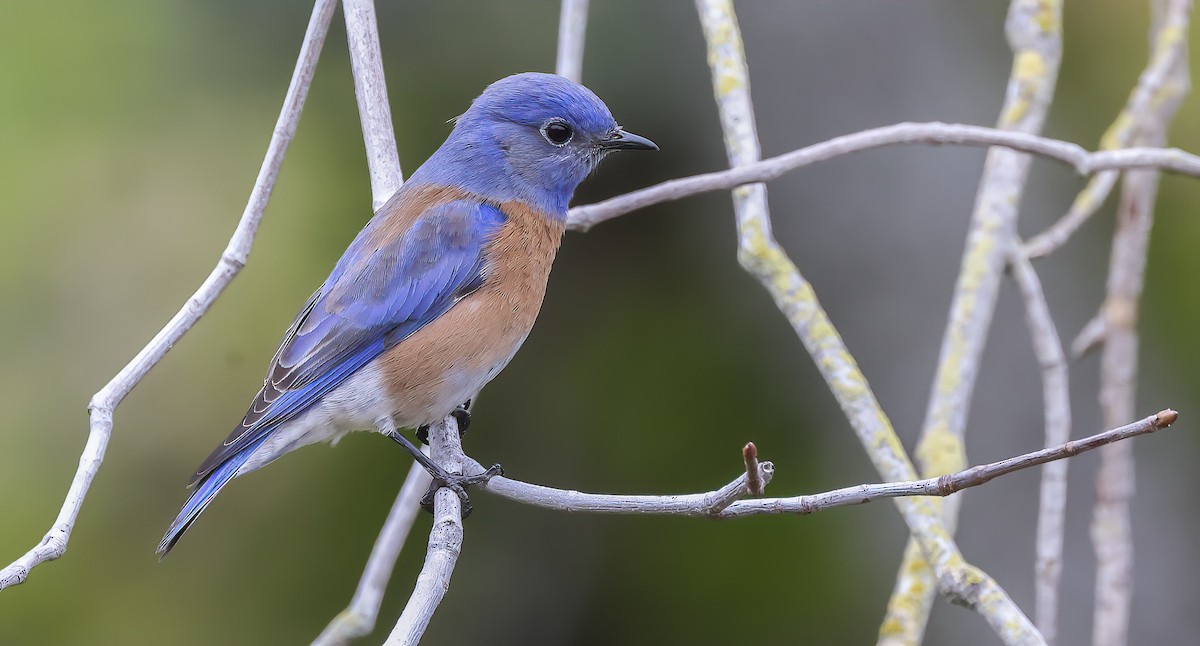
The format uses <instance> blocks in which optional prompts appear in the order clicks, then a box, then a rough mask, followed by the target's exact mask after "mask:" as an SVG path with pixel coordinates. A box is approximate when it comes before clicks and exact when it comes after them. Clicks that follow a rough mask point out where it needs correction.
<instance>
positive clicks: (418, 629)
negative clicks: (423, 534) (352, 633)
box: [384, 416, 463, 646]
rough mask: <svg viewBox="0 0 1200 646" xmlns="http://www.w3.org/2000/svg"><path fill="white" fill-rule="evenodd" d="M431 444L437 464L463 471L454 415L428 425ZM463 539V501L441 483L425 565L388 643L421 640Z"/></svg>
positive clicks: (408, 645) (405, 645)
mask: <svg viewBox="0 0 1200 646" xmlns="http://www.w3.org/2000/svg"><path fill="white" fill-rule="evenodd" d="M429 447H430V454H431V457H432V458H433V461H434V462H435V463H436V464H438V465H439V466H441V467H442V468H443V469H445V470H446V471H447V472H449V473H451V474H460V473H463V454H462V444H461V441H460V439H459V435H458V423H457V422H456V421H455V419H454V417H453V416H447V417H446V419H444V420H442V421H441V422H437V423H435V424H431V425H430V426H429ZM462 541H463V525H462V501H461V500H459V498H458V495H457V494H455V493H454V492H453V491H451V490H450V489H447V488H445V487H442V488H441V489H438V490H437V493H435V494H434V498H433V529H431V530H430V531H429V548H428V550H427V551H426V553H425V565H424V566H423V567H422V568H421V573H420V574H418V575H417V583H416V585H415V586H414V587H413V592H412V595H411V596H409V598H408V603H407V604H405V606H404V612H402V613H400V619H399V620H397V621H396V626H395V628H393V629H392V632H391V634H389V635H388V638H387V641H385V642H384V644H385V646H415V645H416V644H417V643H419V642H420V641H421V636H422V635H424V634H425V629H426V628H428V627H429V621H430V619H432V618H433V613H434V611H436V610H437V607H438V604H440V603H441V602H442V597H444V596H446V590H447V589H448V588H449V587H450V575H452V574H454V565H455V564H456V563H457V562H458V555H459V553H460V552H462Z"/></svg>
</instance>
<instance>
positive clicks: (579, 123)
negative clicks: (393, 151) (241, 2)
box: [414, 72, 658, 217]
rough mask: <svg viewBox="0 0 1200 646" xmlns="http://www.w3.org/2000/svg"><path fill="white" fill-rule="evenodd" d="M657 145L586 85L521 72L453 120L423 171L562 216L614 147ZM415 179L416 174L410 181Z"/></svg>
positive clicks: (492, 88)
mask: <svg viewBox="0 0 1200 646" xmlns="http://www.w3.org/2000/svg"><path fill="white" fill-rule="evenodd" d="M622 149H628V150H658V146H656V145H655V144H654V142H652V141H650V140H649V139H646V138H644V137H639V136H638V135H635V134H632V133H629V132H625V131H624V130H622V129H621V126H619V125H617V122H616V121H615V120H614V119H613V117H612V114H611V113H610V112H609V111H608V106H606V105H604V102H603V101H601V100H600V98H599V97H597V96H596V95H595V94H594V93H592V91H591V90H589V89H587V88H585V87H583V86H582V85H579V84H577V83H573V82H571V81H569V80H567V79H565V78H563V77H561V76H557V75H554V74H539V73H535V72H526V73H524V74H515V75H513V76H509V77H507V78H503V79H500V80H499V81H496V82H495V83H492V84H491V85H489V86H488V87H487V89H486V90H484V91H483V94H481V95H479V97H478V98H476V99H475V101H474V102H473V103H472V104H471V108H470V109H469V110H467V111H466V113H464V114H463V115H462V116H460V117H458V119H456V120H455V125H454V131H453V132H452V133H451V134H450V137H449V138H447V139H446V142H445V143H444V144H442V147H441V148H439V149H438V151H437V152H436V153H434V155H433V157H430V159H429V161H428V162H426V164H425V167H423V168H422V169H421V171H418V172H420V173H421V174H422V175H426V177H425V178H424V179H425V180H426V181H437V182H441V183H446V182H447V180H452V181H453V183H455V184H456V185H458V186H460V187H462V188H465V189H467V190H469V191H471V192H474V193H479V194H480V195H485V196H488V197H493V198H496V199H520V200H522V201H525V202H527V203H529V204H530V205H531V206H534V207H537V208H539V209H540V210H542V211H545V212H547V213H551V214H553V215H555V216H557V217H565V215H566V211H567V203H568V202H570V200H571V195H572V194H574V192H575V188H576V187H577V186H579V183H580V182H582V181H583V180H584V178H586V177H587V176H588V173H590V172H591V171H592V170H593V169H594V168H595V167H596V165H597V164H599V163H600V160H601V159H603V158H604V157H605V156H606V155H607V154H608V153H610V152H612V151H614V150H622ZM414 179H416V178H414Z"/></svg>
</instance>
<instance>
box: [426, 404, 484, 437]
mask: <svg viewBox="0 0 1200 646" xmlns="http://www.w3.org/2000/svg"><path fill="white" fill-rule="evenodd" d="M470 409H471V400H469V399H468V400H467V401H465V402H463V403H462V404H459V406H458V408H455V409H454V410H452V411H450V415H451V416H452V417H454V421H456V422H458V437H459V438H460V439H461V438H462V437H463V436H464V435H466V434H467V427H469V426H470V425H471V410H470ZM417 439H418V440H421V444H424V445H425V446H429V425H428V424H425V425H424V426H419V427H417Z"/></svg>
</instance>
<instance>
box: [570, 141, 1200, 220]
mask: <svg viewBox="0 0 1200 646" xmlns="http://www.w3.org/2000/svg"><path fill="white" fill-rule="evenodd" d="M899 144H934V145H941V144H947V145H957V146H1000V147H1003V148H1011V149H1012V150H1016V151H1020V152H1026V153H1031V154H1034V155H1039V156H1041V157H1045V158H1047V159H1053V160H1056V161H1060V162H1063V163H1064V164H1067V165H1068V166H1071V167H1072V168H1074V169H1075V171H1076V172H1078V173H1079V174H1080V175H1091V174H1092V173H1096V172H1099V171H1102V170H1109V169H1131V168H1158V169H1161V170H1164V171H1171V172H1175V173H1180V174H1183V175H1191V176H1193V177H1200V156H1197V155H1193V154H1191V153H1187V152H1184V151H1182V150H1179V149H1176V148H1123V149H1121V150H1102V151H1097V152H1088V150H1087V149H1085V148H1083V147H1082V146H1079V145H1078V144H1073V143H1070V142H1066V141H1060V140H1058V139H1050V138H1047V137H1039V136H1037V135H1030V134H1025V133H1020V132H1006V131H1003V130H997V129H995V128H988V127H984V126H972V125H967V124H961V123H941V122H936V121H934V122H926V123H897V124H893V125H890V126H882V127H879V128H871V129H869V130H862V131H859V132H855V133H852V134H848V135H842V136H840V137H835V138H833V139H829V140H827V141H823V142H820V143H816V144H813V145H811V146H806V147H804V148H800V149H798V150H793V151H791V152H788V153H784V154H782V155H778V156H776V157H768V158H767V159H764V160H762V161H757V162H753V163H747V164H745V165H743V166H738V167H736V168H730V169H728V170H723V171H716V172H712V173H701V174H699V175H691V176H688V177H680V178H677V179H672V180H667V181H665V182H662V183H660V184H655V185H654V186H650V187H647V188H643V189H640V190H637V191H632V192H630V193H626V194H624V195H619V196H617V197H614V198H610V199H607V200H604V201H603V202H597V203H595V204H586V205H583V206H577V207H575V208H573V209H571V211H570V214H569V215H570V220H569V225H568V226H569V227H570V228H571V229H574V230H579V231H586V230H588V229H590V228H592V227H593V226H596V225H597V224H599V223H601V222H604V221H605V220H611V219H612V218H615V217H617V216H620V215H625V214H626V213H630V212H632V211H636V210H638V209H642V208H645V207H647V206H652V205H655V204H659V203H661V202H669V201H672V200H679V199H683V198H685V197H691V196H693V195H699V194H701V193H708V192H711V191H728V190H731V189H735V188H738V187H740V186H744V185H747V184H755V183H759V182H769V181H771V180H774V179H778V178H780V177H782V176H783V175H785V174H787V173H790V172H791V171H794V170H796V169H798V168H803V167H805V166H810V165H812V164H815V163H818V162H823V161H828V160H830V159H835V158H837V157H841V156H844V155H848V154H850V153H856V152H861V151H864V150H872V149H875V148H882V147H885V146H895V145H899Z"/></svg>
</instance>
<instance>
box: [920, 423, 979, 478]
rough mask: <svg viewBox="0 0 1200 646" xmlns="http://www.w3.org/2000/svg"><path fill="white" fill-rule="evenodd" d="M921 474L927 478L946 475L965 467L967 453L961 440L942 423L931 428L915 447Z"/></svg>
mask: <svg viewBox="0 0 1200 646" xmlns="http://www.w3.org/2000/svg"><path fill="white" fill-rule="evenodd" d="M917 460H919V461H920V462H921V473H922V474H923V475H924V476H925V477H927V478H932V477H934V476H941V475H946V474H948V473H954V472H955V471H960V470H962V469H963V468H965V467H966V462H967V452H966V450H965V448H964V447H963V441H962V438H961V437H959V436H957V435H955V434H954V433H951V432H950V429H949V427H948V426H946V425H945V424H944V423H942V424H938V425H936V426H933V427H931V428H930V429H929V432H928V433H926V434H925V439H923V440H922V441H921V444H920V446H918V447H917Z"/></svg>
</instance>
